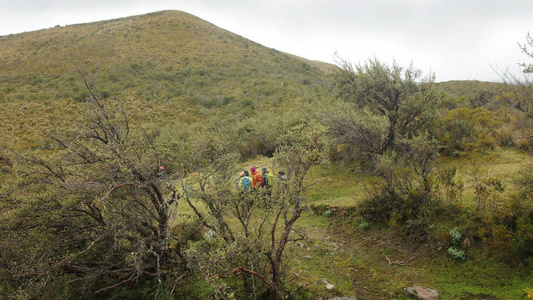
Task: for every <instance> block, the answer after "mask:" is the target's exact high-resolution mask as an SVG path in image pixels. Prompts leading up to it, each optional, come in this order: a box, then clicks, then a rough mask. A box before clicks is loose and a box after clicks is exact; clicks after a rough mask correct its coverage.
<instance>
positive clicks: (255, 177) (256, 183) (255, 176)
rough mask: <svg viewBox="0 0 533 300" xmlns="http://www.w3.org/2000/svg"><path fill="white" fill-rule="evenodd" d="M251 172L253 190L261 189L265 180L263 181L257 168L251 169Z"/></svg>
mask: <svg viewBox="0 0 533 300" xmlns="http://www.w3.org/2000/svg"><path fill="white" fill-rule="evenodd" d="M250 171H252V188H254V189H256V188H259V187H261V184H262V183H263V180H262V179H261V175H260V174H259V172H257V170H256V169H255V167H251V168H250Z"/></svg>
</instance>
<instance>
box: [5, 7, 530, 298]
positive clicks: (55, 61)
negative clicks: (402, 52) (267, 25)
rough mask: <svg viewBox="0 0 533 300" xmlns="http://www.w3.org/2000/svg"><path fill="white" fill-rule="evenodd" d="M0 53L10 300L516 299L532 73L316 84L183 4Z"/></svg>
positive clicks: (378, 73) (316, 74)
mask: <svg viewBox="0 0 533 300" xmlns="http://www.w3.org/2000/svg"><path fill="white" fill-rule="evenodd" d="M126 29H127V30H126ZM132 29H133V30H134V32H136V34H132V33H131V30H132ZM52 41H55V42H57V41H61V42H62V43H66V44H68V45H69V47H67V48H65V49H70V50H72V51H71V53H70V54H67V53H65V52H62V51H66V50H64V49H63V48H62V49H63V50H59V49H57V48H55V49H54V47H55V46H54V45H55V44H56V43H53V42H52ZM132 41H135V42H136V44H135V45H137V46H136V47H137V48H136V49H135V50H134V51H131V50H129V49H131V42H132ZM141 41H143V42H142V43H141ZM154 41H157V42H158V47H157V49H156V50H153V51H154V52H156V53H151V52H150V51H149V50H147V49H151V48H150V45H152V44H151V43H152V42H154ZM528 41H529V39H528ZM0 45H2V47H3V48H5V49H6V51H2V55H3V57H2V58H3V61H2V68H3V67H6V68H5V70H6V72H5V73H3V74H2V76H3V79H5V80H2V81H1V82H0V84H1V86H0V88H1V91H2V93H1V94H0V101H1V102H2V104H3V105H4V104H5V107H6V110H3V115H2V118H1V120H2V122H3V125H5V126H6V127H5V128H7V130H6V131H3V133H2V135H3V136H2V137H3V140H2V144H1V145H0V146H1V147H2V148H1V150H2V152H1V153H0V154H1V155H0V157H1V159H0V182H1V186H0V197H1V203H0V205H1V214H0V217H1V222H0V224H1V225H0V235H1V241H2V242H1V243H0V254H1V255H0V266H1V269H0V295H1V296H2V297H3V298H13V299H17V298H41V299H78V298H82V297H85V298H91V299H109V298H120V299H137V298H139V297H142V298H147V299H169V298H170V299H183V298H187V299H246V298H249V299H256V298H257V299H263V298H270V299H281V298H286V297H289V298H293V299H316V298H319V297H323V298H327V297H335V296H354V297H357V298H361V299H391V298H397V299H404V298H405V297H406V296H404V295H403V291H402V289H403V288H405V287H408V286H412V285H424V286H428V287H430V288H433V289H436V290H438V291H439V293H440V294H441V298H442V299H524V298H526V297H528V296H529V297H530V294H531V288H533V279H532V278H533V276H532V275H533V274H531V265H532V264H533V184H532V182H533V178H532V176H533V175H532V174H533V169H532V161H531V156H530V154H531V151H532V149H533V147H532V146H533V139H532V135H531V132H532V129H533V126H532V123H531V122H532V117H531V111H532V110H531V105H532V103H533V102H532V101H531V98H530V97H528V95H530V94H529V93H528V92H529V91H530V88H531V85H530V84H529V83H528V82H527V81H526V82H522V81H518V82H517V81H512V80H513V79H514V78H515V77H509V74H502V76H503V77H504V78H506V79H507V80H509V81H510V82H507V84H489V83H478V82H468V83H464V82H451V83H439V84H437V83H434V82H433V77H432V75H431V74H429V75H425V76H424V75H423V74H421V73H420V71H419V70H417V69H415V68H414V67H412V66H410V67H407V68H405V67H402V66H398V65H396V64H392V65H387V64H383V63H382V62H380V61H379V60H378V59H375V58H374V59H370V60H368V61H367V62H365V63H362V64H358V65H352V64H350V63H349V62H347V61H344V60H342V59H340V58H339V63H338V66H337V67H335V68H334V71H330V69H327V70H328V71H327V72H326V71H324V69H321V68H319V67H318V66H320V67H322V66H323V65H317V66H316V67H314V66H312V63H311V62H307V61H304V60H301V59H298V58H295V57H291V56H288V55H286V54H283V53H280V52H277V51H275V50H272V49H266V48H264V47H262V46H260V45H257V44H254V43H252V42H250V41H246V40H244V39H242V38H240V37H237V36H234V35H232V34H231V33H228V32H225V31H222V30H220V29H218V28H216V27H214V26H212V25H210V24H207V23H205V22H203V21H201V20H198V19H196V18H194V17H192V16H189V15H186V14H182V13H179V12H162V13H155V14H150V15H146V16H138V17H133V18H126V19H119V20H113V21H109V22H100V23H95V24H85V25H77V26H72V27H71V26H69V27H66V28H54V29H50V30H46V31H42V32H35V33H26V34H22V35H15V36H9V37H2V38H0ZM128 45H129V46H128ZM531 46H533V45H532V44H531V43H529V44H526V45H524V47H523V50H524V52H525V53H526V54H528V53H529V52H528V50H529V47H531ZM77 47H79V48H77ZM34 48H35V49H34ZM21 49H23V50H25V51H29V52H28V53H26V54H31V55H26V56H24V57H18V56H17V54H16V53H17V51H16V50H21ZM28 49H29V50H28ZM50 49H54V50H56V51H49V50H50ZM90 49H93V50H94V51H89V50H90ZM191 49H192V50H191ZM189 50H190V51H192V52H187V51H189ZM84 51H89V52H84ZM129 51H131V52H129ZM179 51H181V52H183V53H180V52H179ZM23 52H24V51H23ZM89 53H91V54H90V55H89ZM150 53H151V54H150ZM65 55H67V56H70V59H69V60H68V62H67V63H66V64H65V63H63V64H62V63H60V62H61V60H62V59H63V57H64V56H65ZM31 57H35V58H36V59H37V58H39V59H42V57H47V58H49V61H51V62H52V63H51V64H36V63H35V61H33V62H32V59H31ZM111 57H113V59H111ZM82 58H83V59H82ZM524 67H526V70H528V69H527V67H528V66H527V65H524ZM3 70H4V68H3ZM36 71H37V74H44V75H43V76H36V75H33V74H36ZM19 111H21V112H22V115H23V118H15V117H16V116H19V115H20V114H17V112H19ZM21 119H22V120H23V121H21ZM160 166H164V169H165V171H164V172H163V171H161V169H160ZM252 166H256V167H257V168H261V167H267V168H268V170H269V171H270V172H271V173H274V174H276V173H277V172H278V171H284V172H286V174H287V177H288V180H287V181H281V180H277V181H274V182H273V185H272V186H271V187H270V188H268V189H267V188H262V189H258V190H256V191H254V192H252V193H248V192H243V191H241V190H239V188H238V187H237V185H236V182H237V179H238V174H239V173H240V172H241V171H242V170H244V169H246V170H249V169H250V167H252ZM20 249H23V251H20Z"/></svg>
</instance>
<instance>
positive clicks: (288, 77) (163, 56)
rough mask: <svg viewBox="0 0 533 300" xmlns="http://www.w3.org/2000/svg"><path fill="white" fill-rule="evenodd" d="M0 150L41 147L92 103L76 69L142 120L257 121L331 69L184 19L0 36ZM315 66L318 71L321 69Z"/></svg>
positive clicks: (154, 17)
mask: <svg viewBox="0 0 533 300" xmlns="http://www.w3.org/2000/svg"><path fill="white" fill-rule="evenodd" d="M0 49H1V51H0V69H1V70H2V73H1V74H0V103H1V104H2V107H3V109H2V111H1V112H0V122H1V124H0V126H1V127H2V128H4V130H3V133H2V135H3V137H4V138H3V139H2V142H1V143H2V144H3V145H6V144H9V143H15V145H17V146H18V147H28V146H30V147H32V146H38V145H39V143H40V138H39V137H40V136H42V135H43V134H46V132H47V131H49V130H50V129H51V127H52V126H58V125H61V126H65V125H68V124H69V123H70V122H75V120H73V119H72V116H71V114H69V112H70V111H71V110H73V109H75V108H76V107H77V106H79V104H80V103H81V102H82V101H83V100H84V99H85V98H86V97H87V96H88V94H87V91H86V89H85V87H84V86H83V80H82V77H81V76H80V74H79V73H78V72H77V70H78V69H79V70H81V71H82V72H83V73H84V74H85V75H86V76H87V79H88V80H89V81H90V82H92V83H94V84H96V86H97V88H98V89H99V90H100V92H101V93H102V95H103V96H104V97H117V98H119V99H121V100H122V101H123V103H124V104H125V106H126V109H127V110H128V111H130V112H132V114H133V115H135V116H136V117H137V118H138V119H139V120H141V121H145V122H156V123H159V124H164V123H168V122H170V123H172V124H177V123H180V122H186V123H192V122H196V121H199V120H202V119H205V118H206V117H207V118H208V117H209V115H213V114H216V115H217V117H220V116H233V117H235V116H238V115H242V114H247V115H250V114H253V113H254V110H255V109H261V108H262V107H278V106H282V105H283V103H284V102H286V101H291V99H295V98H297V97H301V96H302V95H303V94H304V93H305V91H307V90H310V89H311V90H317V89H319V90H321V89H324V88H326V87H327V83H326V79H325V76H324V75H325V70H327V68H328V67H333V66H330V65H328V64H325V63H319V62H310V61H307V60H304V59H301V58H298V57H295V56H292V55H288V54H285V53H282V52H279V51H277V50H274V49H270V48H267V47H264V46H262V45H259V44H257V43H255V42H253V41H250V40H247V39H245V38H243V37H240V36H238V35H235V34H233V33H231V32H228V31H226V30H223V29H220V28H218V27H216V26H215V25H213V24H210V23H208V22H206V21H203V20H201V19H199V18H197V17H195V16H192V15H189V14H187V13H184V12H180V11H163V12H157V13H151V14H148V15H141V16H134V17H128V18H122V19H115V20H109V21H102V22H96V23H90V24H80V25H71V26H66V27H55V28H52V29H45V30H40V31H34V32H28V33H21V34H16V35H9V36H3V37H0ZM315 65H316V66H315Z"/></svg>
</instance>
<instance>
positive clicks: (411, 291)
mask: <svg viewBox="0 0 533 300" xmlns="http://www.w3.org/2000/svg"><path fill="white" fill-rule="evenodd" d="M403 293H404V294H405V295H407V296H413V297H415V298H416V299H421V300H439V293H438V292H437V291H435V290H433V289H430V288H427V287H423V286H420V285H415V286H412V287H407V288H404V289H403Z"/></svg>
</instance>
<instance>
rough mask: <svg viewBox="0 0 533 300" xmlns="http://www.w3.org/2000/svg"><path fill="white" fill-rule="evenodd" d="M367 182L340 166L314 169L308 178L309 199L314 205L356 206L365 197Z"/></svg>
mask: <svg viewBox="0 0 533 300" xmlns="http://www.w3.org/2000/svg"><path fill="white" fill-rule="evenodd" d="M366 180H367V178H365V176H363V175H361V174H357V173H353V172H351V171H349V170H348V169H343V168H342V167H340V166H338V165H333V166H331V167H328V168H325V167H314V168H312V170H311V172H310V173H309V175H308V176H307V178H306V184H307V185H308V186H309V189H308V191H307V197H308V198H309V202H310V203H312V204H314V205H324V204H326V205H332V206H355V205H357V204H358V203H359V202H361V200H363V198H364V196H365V181H366Z"/></svg>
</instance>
